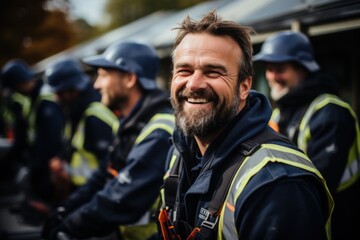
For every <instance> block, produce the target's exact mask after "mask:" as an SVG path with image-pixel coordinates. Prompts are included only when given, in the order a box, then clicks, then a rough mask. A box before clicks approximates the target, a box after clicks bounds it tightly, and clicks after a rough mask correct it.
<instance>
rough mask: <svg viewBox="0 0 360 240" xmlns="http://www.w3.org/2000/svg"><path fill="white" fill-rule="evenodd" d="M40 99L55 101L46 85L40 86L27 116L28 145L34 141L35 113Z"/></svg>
mask: <svg viewBox="0 0 360 240" xmlns="http://www.w3.org/2000/svg"><path fill="white" fill-rule="evenodd" d="M42 101H51V102H55V101H56V99H55V95H54V94H53V93H51V92H49V91H48V89H47V86H45V85H44V87H43V88H42V90H41V92H40V94H39V96H37V98H36V99H35V101H34V103H33V104H32V107H31V110H30V113H29V116H28V130H27V133H28V143H29V145H32V144H33V143H34V141H35V134H36V124H35V122H36V117H37V116H36V113H37V110H38V107H39V105H40V103H41V102H42Z"/></svg>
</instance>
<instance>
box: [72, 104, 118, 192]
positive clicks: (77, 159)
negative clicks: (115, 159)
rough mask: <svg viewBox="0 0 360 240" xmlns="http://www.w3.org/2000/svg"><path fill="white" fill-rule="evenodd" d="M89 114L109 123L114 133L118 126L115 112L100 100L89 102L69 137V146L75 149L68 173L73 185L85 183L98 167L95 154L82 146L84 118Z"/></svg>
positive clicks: (83, 140) (83, 141)
mask: <svg viewBox="0 0 360 240" xmlns="http://www.w3.org/2000/svg"><path fill="white" fill-rule="evenodd" d="M90 116H95V117H97V118H98V119H100V120H101V121H103V122H104V123H106V124H107V125H109V126H110V127H111V128H112V130H113V132H114V133H116V131H117V128H118V126H119V120H118V119H117V117H116V116H115V114H114V113H113V112H112V111H111V110H110V109H109V108H107V107H106V106H105V105H103V104H102V103H100V102H93V103H91V104H90V105H89V107H88V108H87V109H86V110H85V112H84V114H83V116H82V118H81V120H80V122H79V124H78V126H77V128H76V131H75V133H74V136H73V138H72V139H71V146H72V147H73V148H74V149H75V150H74V152H73V154H72V156H71V160H70V173H71V180H72V182H73V184H74V185H75V186H81V185H83V184H85V183H86V181H87V180H88V179H89V177H90V176H91V174H92V173H93V172H94V171H95V170H96V169H97V168H98V167H99V162H98V159H97V158H96V156H95V154H94V153H92V152H90V151H88V150H86V149H85V148H84V143H85V136H84V133H85V119H86V118H87V117H90Z"/></svg>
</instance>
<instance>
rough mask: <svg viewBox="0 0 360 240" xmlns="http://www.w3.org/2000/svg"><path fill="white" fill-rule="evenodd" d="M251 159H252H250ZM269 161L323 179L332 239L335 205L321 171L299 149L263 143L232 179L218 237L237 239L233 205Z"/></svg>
mask: <svg viewBox="0 0 360 240" xmlns="http://www.w3.org/2000/svg"><path fill="white" fill-rule="evenodd" d="M291 155H293V156H291ZM250 159H251V161H250ZM268 162H280V163H284V164H288V165H291V166H295V167H298V168H301V169H304V170H307V171H309V172H312V173H314V174H316V175H317V176H318V177H319V178H320V179H321V181H322V183H323V185H324V186H325V189H326V191H327V197H328V202H329V209H330V214H329V217H328V219H327V223H326V230H327V234H328V238H329V239H330V220H331V219H330V216H331V213H332V210H333V207H334V204H333V199H332V197H331V195H330V192H329V190H328V188H327V186H326V183H325V180H324V179H323V177H322V176H321V174H320V172H319V171H318V170H317V169H316V168H315V166H314V165H313V164H312V162H311V161H310V160H309V159H308V157H307V156H306V155H305V154H303V153H301V152H298V151H295V150H293V149H290V148H286V147H283V146H279V145H274V144H263V145H262V146H261V148H260V149H259V150H258V151H256V152H255V153H254V154H253V155H252V156H250V157H246V158H245V159H244V162H243V163H242V164H241V166H240V168H239V170H238V171H237V173H236V175H235V177H234V178H233V180H232V183H231V186H230V190H229V192H228V195H227V198H226V204H224V205H223V207H222V214H221V216H220V220H219V229H220V230H221V229H222V230H221V231H218V239H223V238H225V239H237V237H238V236H237V230H236V228H235V218H234V211H233V210H232V209H231V206H235V201H236V199H238V198H239V196H240V194H241V192H242V191H243V189H244V188H245V186H246V185H247V184H248V182H249V181H250V179H251V178H252V177H253V176H254V175H255V174H256V173H257V172H259V171H260V170H261V169H262V168H263V167H264V166H265V165H266V164H267V163H268Z"/></svg>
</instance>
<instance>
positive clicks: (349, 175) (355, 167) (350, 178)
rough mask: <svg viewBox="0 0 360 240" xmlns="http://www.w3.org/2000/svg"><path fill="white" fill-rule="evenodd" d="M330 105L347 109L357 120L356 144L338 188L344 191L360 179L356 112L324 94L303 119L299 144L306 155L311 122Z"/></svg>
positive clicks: (359, 146)
mask: <svg viewBox="0 0 360 240" xmlns="http://www.w3.org/2000/svg"><path fill="white" fill-rule="evenodd" d="M328 104H335V105H338V106H340V107H343V108H346V109H347V110H348V111H349V112H350V114H351V115H352V116H353V118H354V119H355V124H356V126H355V128H356V135H355V140H354V143H353V144H352V146H351V148H350V151H349V154H348V158H347V164H346V167H345V170H344V173H343V175H342V178H341V180H340V184H339V186H338V188H337V191H338V192H340V191H343V190H345V189H347V188H348V187H349V186H351V185H352V184H353V183H354V182H355V181H356V180H357V179H358V178H359V177H360V171H359V169H360V167H359V165H360V131H359V123H358V119H357V116H356V114H355V112H354V111H353V110H352V108H351V106H350V105H349V104H348V103H346V102H344V101H343V100H341V99H340V98H339V97H337V96H335V95H332V94H322V95H320V96H319V97H317V98H316V99H315V100H314V101H313V102H312V103H311V104H310V106H309V108H308V109H307V111H306V113H305V115H304V117H303V118H302V120H301V122H300V125H299V134H298V139H297V144H298V147H299V148H300V149H302V150H303V151H304V152H305V153H306V152H307V144H308V142H309V140H310V139H311V132H310V126H309V121H310V119H311V117H312V116H313V115H314V114H315V113H316V111H318V110H320V109H321V108H323V107H325V106H326V105H328Z"/></svg>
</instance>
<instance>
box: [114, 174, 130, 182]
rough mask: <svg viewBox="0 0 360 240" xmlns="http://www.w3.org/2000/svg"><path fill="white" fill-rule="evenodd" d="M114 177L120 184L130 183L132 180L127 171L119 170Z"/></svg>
mask: <svg viewBox="0 0 360 240" xmlns="http://www.w3.org/2000/svg"><path fill="white" fill-rule="evenodd" d="M116 178H117V180H118V181H119V183H121V184H124V183H127V184H129V183H131V180H132V179H131V176H130V174H129V172H128V171H124V172H120V173H119V174H118V175H117V177H116Z"/></svg>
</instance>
